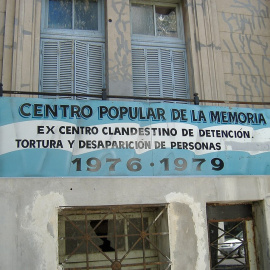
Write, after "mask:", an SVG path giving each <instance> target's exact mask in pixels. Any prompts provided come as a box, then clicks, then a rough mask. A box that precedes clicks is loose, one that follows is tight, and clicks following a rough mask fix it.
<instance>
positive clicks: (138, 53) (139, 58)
mask: <svg viewBox="0 0 270 270" xmlns="http://www.w3.org/2000/svg"><path fill="white" fill-rule="evenodd" d="M145 58H146V56H145V49H141V48H133V49H132V74H133V75H132V79H133V94H134V96H137V97H146V96H147V94H148V93H147V83H146V60H145Z"/></svg>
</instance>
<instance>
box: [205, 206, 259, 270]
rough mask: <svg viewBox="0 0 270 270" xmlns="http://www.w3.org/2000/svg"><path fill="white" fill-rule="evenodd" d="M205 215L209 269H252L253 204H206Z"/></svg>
mask: <svg viewBox="0 0 270 270" xmlns="http://www.w3.org/2000/svg"><path fill="white" fill-rule="evenodd" d="M207 218H208V234H209V248H210V255H211V270H227V269H231V270H249V269H251V268H250V260H249V247H250V245H251V244H252V243H248V235H253V221H252V205H251V204H242V205H208V206H207ZM249 242H250V241H249ZM253 245H254V243H253Z"/></svg>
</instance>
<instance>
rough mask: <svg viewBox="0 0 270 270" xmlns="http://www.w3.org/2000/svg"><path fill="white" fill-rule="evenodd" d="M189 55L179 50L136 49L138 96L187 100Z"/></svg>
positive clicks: (133, 50)
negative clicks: (187, 56)
mask: <svg viewBox="0 0 270 270" xmlns="http://www.w3.org/2000/svg"><path fill="white" fill-rule="evenodd" d="M185 58H186V56H185V51H184V50H181V49H176V48H153V47H150V46H145V47H144V48H142V47H136V46H133V48H132V72H133V92H134V96H141V97H147V96H148V97H167V98H186V97H187V89H188V87H187V85H188V84H187V75H186V74H187V67H186V61H185Z"/></svg>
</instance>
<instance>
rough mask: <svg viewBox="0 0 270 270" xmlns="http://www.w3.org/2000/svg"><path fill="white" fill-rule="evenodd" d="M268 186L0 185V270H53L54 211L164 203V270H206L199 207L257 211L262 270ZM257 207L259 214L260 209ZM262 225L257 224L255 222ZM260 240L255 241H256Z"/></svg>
mask: <svg viewBox="0 0 270 270" xmlns="http://www.w3.org/2000/svg"><path fill="white" fill-rule="evenodd" d="M269 196H270V178H269V176H266V177H253V176H240V177H218V178H216V177H202V178H196V177H188V178H177V177H174V178H144V177H139V178H116V177H115V178H51V179H49V178H40V179H35V178H19V179H5V178H2V179H0V203H1V208H0V214H1V216H2V219H1V223H0V237H1V242H2V243H4V245H1V248H0V251H1V252H0V259H1V267H2V268H3V269H10V270H12V269H14V270H15V269H27V270H37V269H44V270H52V269H57V268H58V239H57V235H58V221H57V216H58V207H59V206H86V205H87V206H95V205H117V204H119V205H121V204H158V203H169V213H168V215H169V230H170V251H171V259H172V261H173V266H172V270H182V269H183V270H208V269H209V268H210V266H209V263H210V260H209V252H208V250H209V247H208V234H207V219H206V203H207V202H221V203H228V202H235V203H236V202H245V201H247V202H251V201H260V200H265V202H263V201H262V202H260V203H258V205H259V206H258V207H257V212H258V215H256V217H257V216H259V217H257V219H258V220H259V221H260V222H257V221H256V220H255V223H256V222H257V223H258V226H259V230H257V234H256V237H257V242H258V243H260V245H259V247H260V252H261V253H263V256H261V257H260V258H261V262H260V263H261V266H260V267H259V268H258V269H260V270H267V269H269V268H270V257H269V252H268V250H269V236H270V228H269V224H266V222H267V223H269V222H268V221H265V218H267V217H269V215H270V204H269ZM262 205H263V207H261V206H262ZM263 220H264V221H263ZM262 240H263V241H262Z"/></svg>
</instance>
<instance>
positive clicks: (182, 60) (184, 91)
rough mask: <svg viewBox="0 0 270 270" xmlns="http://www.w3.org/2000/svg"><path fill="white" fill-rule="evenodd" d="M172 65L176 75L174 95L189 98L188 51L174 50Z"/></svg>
mask: <svg viewBox="0 0 270 270" xmlns="http://www.w3.org/2000/svg"><path fill="white" fill-rule="evenodd" d="M172 65H173V76H174V84H175V90H174V95H175V96H174V97H175V98H187V95H188V77H187V65H186V52H185V51H180V50H173V51H172Z"/></svg>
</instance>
